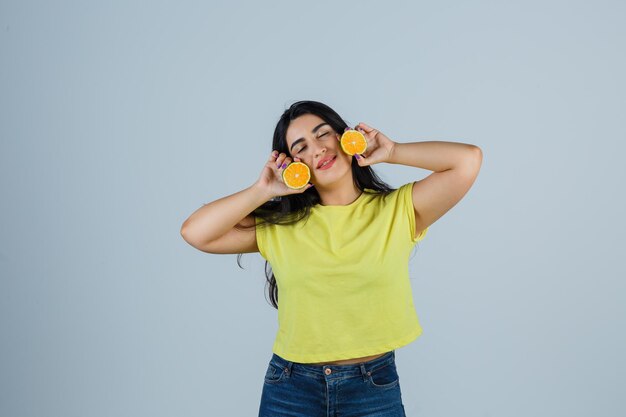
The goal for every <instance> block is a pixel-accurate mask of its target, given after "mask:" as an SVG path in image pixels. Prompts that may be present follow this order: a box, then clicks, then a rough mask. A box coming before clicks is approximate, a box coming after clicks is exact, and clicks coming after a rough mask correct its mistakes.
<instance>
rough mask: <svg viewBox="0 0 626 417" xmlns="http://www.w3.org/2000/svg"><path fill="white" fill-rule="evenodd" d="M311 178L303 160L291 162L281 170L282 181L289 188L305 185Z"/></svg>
mask: <svg viewBox="0 0 626 417" xmlns="http://www.w3.org/2000/svg"><path fill="white" fill-rule="evenodd" d="M310 179H311V170H310V169H309V167H308V166H307V165H306V164H305V163H303V162H292V163H290V164H289V165H287V168H285V169H284V170H283V182H284V183H285V185H286V186H287V187H289V188H293V189H299V188H302V187H305V186H306V185H307V184H308V183H309V180H310Z"/></svg>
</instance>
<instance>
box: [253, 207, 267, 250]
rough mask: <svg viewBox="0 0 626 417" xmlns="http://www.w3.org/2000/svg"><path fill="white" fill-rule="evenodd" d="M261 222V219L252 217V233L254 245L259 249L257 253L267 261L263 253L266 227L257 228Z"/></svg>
mask: <svg viewBox="0 0 626 417" xmlns="http://www.w3.org/2000/svg"><path fill="white" fill-rule="evenodd" d="M261 222H262V219H261V218H260V217H258V216H254V223H255V225H254V230H255V231H254V233H255V234H256V245H257V247H258V248H259V253H260V254H261V256H262V257H263V258H265V259H266V260H267V254H266V252H265V242H266V240H265V232H267V225H265V226H263V227H258V225H259V223H261Z"/></svg>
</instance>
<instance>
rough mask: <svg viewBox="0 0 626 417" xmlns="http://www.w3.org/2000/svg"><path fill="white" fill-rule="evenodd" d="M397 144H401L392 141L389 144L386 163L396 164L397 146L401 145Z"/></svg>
mask: <svg viewBox="0 0 626 417" xmlns="http://www.w3.org/2000/svg"><path fill="white" fill-rule="evenodd" d="M398 145H402V144H401V143H398V142H393V143H392V145H391V150H390V151H389V157H388V158H387V163H389V164H397V163H398V158H397V155H398V153H399V152H398V148H400V147H401V146H398Z"/></svg>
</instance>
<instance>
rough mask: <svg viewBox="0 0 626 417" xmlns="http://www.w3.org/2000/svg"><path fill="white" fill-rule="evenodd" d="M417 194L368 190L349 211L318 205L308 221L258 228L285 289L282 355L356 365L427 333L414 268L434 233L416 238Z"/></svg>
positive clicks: (262, 248)
mask: <svg viewBox="0 0 626 417" xmlns="http://www.w3.org/2000/svg"><path fill="white" fill-rule="evenodd" d="M412 187H413V182H410V183H408V184H405V185H403V186H402V187H400V188H398V189H396V190H394V191H392V192H391V193H390V194H388V195H387V196H384V195H382V194H380V193H377V192H376V191H374V190H370V189H366V191H365V192H363V193H362V194H361V195H360V196H359V197H358V198H357V199H356V200H355V201H354V202H352V203H351V204H348V205H345V206H322V205H320V204H317V205H315V206H314V207H312V209H311V216H310V217H309V218H308V220H300V221H299V222H298V223H296V224H293V225H271V224H269V223H268V224H266V225H265V226H263V227H257V228H256V238H257V245H258V247H259V252H260V254H261V256H263V258H265V259H266V260H267V261H268V262H269V263H270V265H271V267H272V270H273V272H274V276H275V278H276V283H277V286H278V332H277V334H276V339H275V342H274V346H273V348H272V351H273V352H274V353H276V354H277V355H279V356H281V357H283V358H285V359H287V360H290V361H293V362H324V361H332V360H340V359H350V358H356V357H362V356H370V355H375V354H378V353H383V352H387V351H390V350H393V349H396V348H398V347H401V346H404V345H407V344H409V343H410V342H412V341H413V340H415V339H416V338H417V337H418V336H419V335H420V334H421V333H422V328H421V326H420V324H419V321H418V317H417V313H416V311H415V307H414V305H413V294H412V291H411V284H410V281H409V266H408V261H409V256H410V254H411V251H412V249H413V247H414V246H415V244H416V243H417V242H418V241H420V240H422V239H423V238H424V237H425V236H426V232H427V231H428V228H426V229H424V230H422V231H421V232H420V233H419V234H418V236H415V212H414V209H413V200H412ZM256 220H257V224H258V223H259V221H260V219H259V218H258V217H257V219H256Z"/></svg>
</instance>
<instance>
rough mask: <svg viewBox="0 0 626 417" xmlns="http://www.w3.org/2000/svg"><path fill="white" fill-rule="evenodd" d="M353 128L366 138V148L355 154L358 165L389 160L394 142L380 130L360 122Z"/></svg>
mask: <svg viewBox="0 0 626 417" xmlns="http://www.w3.org/2000/svg"><path fill="white" fill-rule="evenodd" d="M355 130H358V131H359V132H361V133H363V135H364V136H365V139H367V149H366V150H365V152H363V153H362V154H355V155H354V157H355V158H356V159H357V162H358V164H359V166H362V167H364V166H368V165H373V164H377V163H379V162H389V161H390V157H391V153H392V152H393V148H394V146H395V145H396V142H394V141H392V140H391V139H389V138H388V137H387V136H385V135H384V134H383V133H382V132H380V131H378V130H376V129H374V128H373V127H371V126H368V125H366V124H365V123H363V122H361V123H359V124H358V125H356V127H355Z"/></svg>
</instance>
